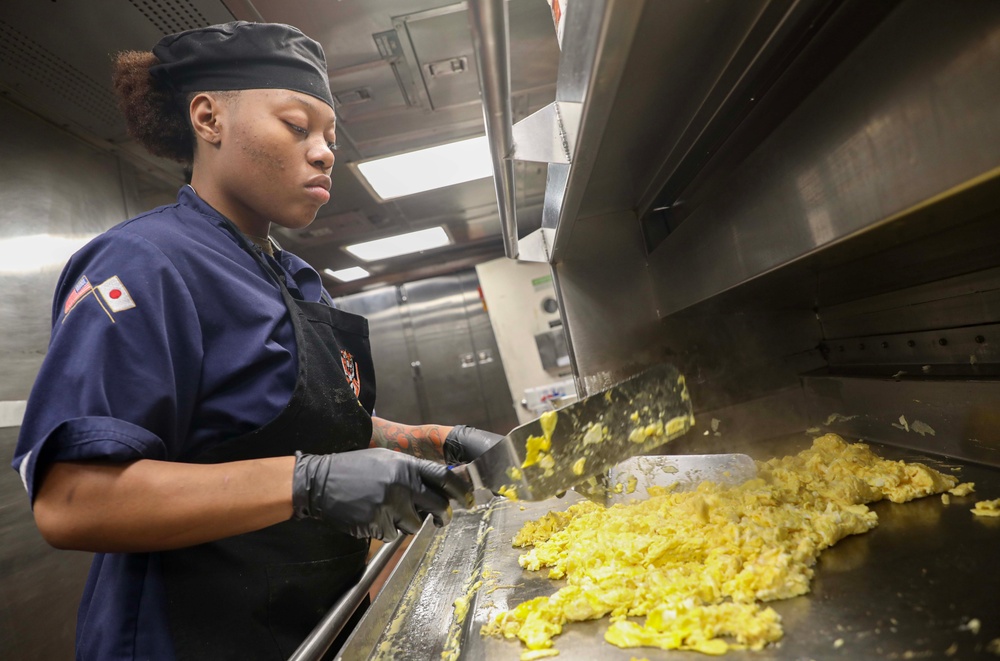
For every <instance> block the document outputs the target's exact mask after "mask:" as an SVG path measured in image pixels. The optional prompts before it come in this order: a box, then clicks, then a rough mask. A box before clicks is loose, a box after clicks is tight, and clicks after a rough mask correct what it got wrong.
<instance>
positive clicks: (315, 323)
mask: <svg viewBox="0 0 1000 661" xmlns="http://www.w3.org/2000/svg"><path fill="white" fill-rule="evenodd" d="M230 231H231V232H234V233H235V229H234V228H230ZM236 236H237V239H238V240H239V241H240V243H241V245H244V248H245V249H246V250H247V251H248V252H250V253H251V255H253V257H254V258H255V259H256V260H257V262H258V264H259V265H261V267H262V268H263V269H264V270H265V271H266V272H267V273H268V275H269V276H270V277H271V278H272V279H274V280H275V281H276V282H277V284H278V286H279V287H280V288H281V295H282V297H283V298H284V301H285V305H286V306H287V308H288V311H289V314H290V315H291V319H292V327H293V328H294V330H295V343H296V346H297V348H298V376H297V380H296V383H295V390H294V391H293V393H292V397H291V399H290V400H289V403H288V405H287V406H286V407H285V409H284V410H283V411H282V412H281V414H279V415H278V417H277V418H275V419H274V420H272V421H271V422H269V423H267V424H266V425H264V426H263V427H261V428H259V429H256V430H254V431H252V432H250V433H248V434H244V435H243V436H239V437H237V438H233V439H229V440H226V441H224V442H221V443H219V444H217V445H214V446H212V447H211V448H210V449H208V450H206V451H204V452H202V453H200V454H198V455H197V456H194V457H184V458H182V459H181V460H182V461H187V462H191V463H221V462H227V461H239V460H243V459H259V458H263V457H278V456H288V455H292V454H294V453H295V452H296V451H301V452H303V453H307V454H329V453H333V452H347V451H349V450H359V449H363V448H367V447H368V446H369V443H370V441H371V435H372V421H371V413H372V410H373V407H374V405H375V371H374V367H373V365H372V358H371V350H370V347H369V344H368V322H367V321H366V320H365V318H364V317H361V316H358V315H355V314H351V313H348V312H344V311H341V310H336V309H334V308H332V307H329V306H327V305H325V304H322V303H309V302H303V301H299V300H296V299H294V298H293V297H292V296H291V294H289V292H288V288H287V287H286V286H285V283H284V278H283V274H281V275H279V274H276V273H275V272H274V271H273V270H272V269H271V268H270V266H269V265H268V264H267V263H266V261H265V260H264V258H263V257H262V256H261V255H259V254H257V253H256V252H255V251H253V250H251V249H250V248H249V247H248V246H247V245H246V244H245V242H244V240H243V238H242V237H241V236H239V235H236ZM367 552H368V540H367V539H356V538H354V537H351V536H349V535H347V534H344V533H340V532H336V531H335V530H333V529H332V528H330V527H329V526H327V525H326V524H324V523H322V522H320V521H315V520H306V521H286V522H284V523H279V524H277V525H274V526H271V527H269V528H265V529H263V530H259V531H256V532H252V533H247V534H244V535H237V536H235V537H229V538H227V539H222V540H219V541H216V542H210V543H208V544H201V545H199V546H195V547H191V548H185V549H179V550H176V551H167V552H162V553H159V554H158V555H159V556H160V566H161V571H162V576H163V581H164V585H165V587H166V596H167V614H168V618H169V626H170V633H171V637H172V639H173V643H174V649H175V652H176V655H177V659H178V661H187V660H189V659H190V660H198V661H201V660H203V659H212V660H216V659H219V660H221V659H240V660H241V661H253V660H255V659H275V660H278V659H280V660H284V659H287V658H288V657H289V656H290V655H291V654H292V653H293V652H294V651H295V649H296V648H297V647H298V646H299V644H300V643H301V642H302V641H303V639H305V637H306V636H307V635H308V634H309V632H310V631H312V629H313V628H314V627H315V626H316V624H317V623H318V622H319V621H320V620H321V619H322V617H323V615H325V614H326V612H327V611H328V610H329V609H330V608H331V607H332V606H333V605H334V603H335V602H336V601H337V599H338V598H339V597H340V596H341V594H343V593H344V592H345V591H346V590H347V589H348V588H350V587H351V586H352V585H354V584H355V583H356V582H357V580H358V579H359V578H360V576H361V573H362V572H363V570H364V566H365V559H366V556H367ZM359 616H360V613H358V614H357V616H356V617H359ZM352 626H353V625H352V624H349V625H348V627H346V628H345V633H344V635H343V636H341V639H340V640H338V641H337V642H336V643H334V645H333V647H331V650H330V653H329V655H330V656H331V657H332V655H333V653H334V652H336V651H337V649H339V647H340V646H341V645H342V644H343V641H344V639H345V638H346V635H347V633H349V632H350V630H351V628H352Z"/></svg>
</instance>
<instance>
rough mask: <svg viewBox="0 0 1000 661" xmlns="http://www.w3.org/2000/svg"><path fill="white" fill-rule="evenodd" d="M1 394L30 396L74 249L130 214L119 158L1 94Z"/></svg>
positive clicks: (130, 200) (131, 197)
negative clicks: (59, 281)
mask: <svg viewBox="0 0 1000 661" xmlns="http://www.w3.org/2000/svg"><path fill="white" fill-rule="evenodd" d="M0 127H2V128H0V196H2V198H3V205H0V246H2V249H0V253H2V257H0V282H2V283H3V289H4V292H5V295H4V296H3V299H2V302H0V323H2V327H3V331H2V332H0V362H2V364H3V365H4V370H3V377H2V378H0V401H4V400H21V399H25V398H26V397H27V395H28V391H29V390H30V388H31V384H32V382H33V381H34V379H35V374H36V373H37V371H38V367H39V365H40V364H41V360H42V357H43V356H44V354H45V351H46V348H47V346H48V337H49V327H50V324H51V318H52V294H53V292H54V289H55V284H56V280H57V278H58V276H59V273H60V272H61V271H62V267H63V266H64V265H65V262H66V260H67V259H68V258H69V256H70V255H71V254H72V253H73V252H74V251H75V250H76V249H78V248H79V247H81V246H82V245H83V244H84V243H85V242H86V241H87V240H89V239H90V238H92V237H93V236H96V235H97V234H99V233H100V232H102V231H104V230H106V229H108V228H109V227H111V226H112V225H115V224H116V223H119V222H121V221H123V220H125V219H126V218H127V206H128V205H129V204H130V205H131V206H132V207H133V208H135V207H136V206H137V202H136V200H135V199H134V197H135V196H134V193H131V194H129V195H126V194H125V192H124V191H123V188H122V176H121V172H120V167H128V166H122V165H121V164H120V162H119V161H118V159H116V158H115V157H113V156H109V155H108V154H105V153H102V152H99V151H98V150H96V149H94V148H92V147H90V146H88V145H86V144H84V143H82V142H80V141H79V140H77V139H76V138H74V137H72V136H70V135H69V134H67V133H65V132H63V131H61V130H59V129H57V128H55V127H53V126H52V125H50V124H47V123H45V122H43V121H41V120H40V119H38V118H37V117H36V116H34V115H32V114H30V113H28V112H26V111H24V110H22V109H21V108H18V107H16V106H14V105H11V104H10V103H8V102H6V101H2V100H0Z"/></svg>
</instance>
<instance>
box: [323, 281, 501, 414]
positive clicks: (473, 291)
mask: <svg viewBox="0 0 1000 661" xmlns="http://www.w3.org/2000/svg"><path fill="white" fill-rule="evenodd" d="M337 305H338V306H340V307H341V308H342V309H345V310H348V311H350V312H355V313H357V314H361V315H364V316H365V317H367V318H368V322H369V327H370V329H371V343H372V353H373V355H374V359H375V379H376V382H377V385H378V397H377V401H376V404H375V410H376V412H377V414H378V415H379V416H381V417H385V418H388V419H390V420H396V421H398V422H403V423H408V424H418V423H442V424H466V425H472V426H474V427H479V428H481V429H490V430H493V431H496V432H498V433H507V432H508V431H510V429H511V428H513V427H515V426H516V425H517V417H516V415H515V413H514V408H513V403H512V400H511V397H510V389H509V388H508V387H507V379H506V376H505V375H504V371H503V363H502V362H501V361H500V354H499V351H498V349H497V345H496V339H495V338H494V336H493V329H492V326H491V325H490V321H489V316H488V314H487V311H486V309H485V307H484V305H483V302H482V298H481V297H480V295H479V280H478V278H477V277H476V274H475V272H474V271H466V272H462V273H460V274H458V275H451V276H443V277H438V278H430V279H427V280H421V281H417V282H411V283H407V284H405V285H400V286H399V287H384V288H381V289H376V290H373V291H369V292H362V293H360V294H354V295H351V296H345V297H343V298H340V299H338V300H337Z"/></svg>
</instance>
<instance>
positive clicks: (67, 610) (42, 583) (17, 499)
mask: <svg viewBox="0 0 1000 661" xmlns="http://www.w3.org/2000/svg"><path fill="white" fill-rule="evenodd" d="M18 431H19V429H18V428H17V427H8V428H6V429H0V459H2V465H0V539H2V540H3V544H2V545H0V656H3V658H5V659H17V660H18V661H51V660H52V659H72V658H73V642H74V640H75V638H76V610H77V607H78V606H79V603H80V595H81V594H82V593H83V584H84V582H85V581H86V577H87V569H88V568H89V567H90V560H91V557H92V556H91V554H89V553H79V552H70V551H55V550H53V549H52V547H50V546H49V545H48V544H46V543H45V540H43V539H42V536H41V535H40V534H39V533H38V529H37V528H36V527H35V521H34V519H33V518H32V516H31V510H30V509H29V507H28V498H27V496H26V495H25V493H24V487H23V486H21V480H20V479H19V478H18V476H17V473H15V472H14V471H12V470H10V467H9V464H10V460H11V457H12V456H13V455H14V446H15V444H16V443H17V433H18Z"/></svg>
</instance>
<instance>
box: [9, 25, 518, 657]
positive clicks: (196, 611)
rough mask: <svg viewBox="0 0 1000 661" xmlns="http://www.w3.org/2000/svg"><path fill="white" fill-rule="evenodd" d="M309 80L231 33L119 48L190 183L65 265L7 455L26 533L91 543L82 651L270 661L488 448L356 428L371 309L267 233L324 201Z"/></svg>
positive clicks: (316, 72) (119, 77)
mask: <svg viewBox="0 0 1000 661" xmlns="http://www.w3.org/2000/svg"><path fill="white" fill-rule="evenodd" d="M326 71H327V69H326V60H325V56H324V54H323V51H322V49H321V47H320V46H319V44H318V43H316V42H315V41H313V40H311V39H309V38H307V37H306V36H304V35H303V34H302V33H301V32H300V31H298V30H297V29H295V28H292V27H289V26H285V25H275V24H254V23H245V22H236V23H228V24H225V25H216V26H210V27H207V28H203V29H197V30H191V31H188V32H183V33H180V34H175V35H170V36H167V37H164V38H163V39H162V40H161V41H160V42H159V43H158V44H157V45H156V47H155V48H154V49H153V51H152V53H149V52H145V53H143V52H129V53H122V54H120V55H119V56H118V58H117V60H116V63H115V74H114V84H115V89H116V91H117V93H118V96H119V100H120V103H121V107H122V109H123V112H124V114H125V119H126V123H127V126H128V128H129V132H130V134H131V135H133V136H134V137H135V138H136V139H137V140H139V141H140V142H141V143H142V144H143V145H144V146H145V147H146V148H147V149H149V151H151V152H152V153H153V154H156V155H159V156H165V157H169V158H173V159H176V160H179V161H183V162H187V163H189V164H190V165H191V172H192V175H191V185H190V186H185V187H183V188H182V189H181V191H180V193H179V195H178V199H177V203H176V204H174V205H171V206H165V207H160V208H157V209H154V210H153V211H150V212H148V213H145V214H142V215H140V216H138V217H136V218H133V219H131V220H129V221H126V222H124V223H122V224H120V225H118V226H117V227H115V228H113V229H111V230H109V231H108V232H106V233H104V234H103V235H101V236H98V237H97V238H96V239H94V240H93V241H92V242H90V243H89V244H88V245H87V246H85V247H84V248H83V249H82V250H81V251H80V252H79V253H77V254H76V255H75V256H74V257H73V258H72V259H71V260H70V262H69V264H68V265H67V266H66V268H65V270H64V271H63V274H62V276H61V279H60V282H59V285H58V288H57V291H56V296H55V302H54V307H53V330H52V337H51V342H50V346H49V351H48V354H47V356H46V358H45V361H44V364H43V366H42V368H41V371H40V372H39V375H38V379H37V381H36V383H35V386H34V389H33V390H32V393H31V397H30V399H29V403H28V410H27V412H26V415H25V420H24V424H23V427H22V429H21V435H20V439H19V442H18V447H17V450H16V452H15V457H14V462H13V463H14V467H15V468H16V469H17V470H19V471H20V474H21V477H22V479H23V481H24V483H25V487H26V489H27V490H28V493H29V497H30V499H31V502H32V506H33V511H34V515H35V520H36V523H37V525H38V528H39V530H40V531H41V533H42V535H43V536H44V537H45V539H46V540H47V541H48V542H49V543H50V544H52V545H53V546H56V547H58V548H64V549H78V550H85V551H94V552H96V556H95V558H94V562H93V566H92V568H91V572H90V575H89V577H88V581H87V584H86V587H85V590H84V595H83V600H82V603H81V605H80V611H79V620H78V626H77V643H76V644H77V658H78V659H94V660H100V661H108V660H112V659H155V660H171V659H228V658H239V659H284V658H287V657H288V656H289V654H291V653H292V651H294V649H295V648H296V647H297V646H298V644H299V643H300V642H301V641H302V639H303V638H305V636H306V635H307V634H308V633H309V631H310V630H311V629H312V628H313V627H314V626H315V624H316V623H317V622H318V621H319V620H320V619H321V617H322V616H323V614H324V613H325V612H326V611H327V610H328V609H329V608H330V607H331V606H332V604H333V603H334V602H335V601H336V599H337V597H338V596H339V595H340V594H341V593H342V592H343V591H344V590H346V589H347V588H348V587H350V585H352V584H353V583H354V582H355V581H356V580H357V578H358V577H359V575H360V573H361V570H362V568H363V566H364V562H365V557H366V552H367V549H368V539H369V538H371V537H374V538H378V539H391V538H393V537H395V535H396V534H397V529H398V530H402V531H404V532H408V533H412V532H415V531H416V530H417V528H418V527H419V526H420V524H421V522H422V520H423V518H424V517H425V516H426V515H427V514H430V515H431V516H432V517H433V519H434V521H435V523H436V524H438V525H443V524H444V523H445V522H446V521H447V519H448V516H449V509H448V498H455V499H458V500H460V501H461V500H463V499H465V498H466V496H467V487H466V486H465V485H464V484H463V483H462V482H461V481H460V480H459V479H457V478H456V477H455V476H454V475H453V474H452V473H451V472H450V471H449V470H448V469H447V466H446V465H445V463H444V462H450V463H458V462H462V461H469V460H471V459H473V458H475V457H476V456H478V455H479V454H481V453H482V452H483V451H485V450H486V449H487V448H488V447H490V445H492V444H493V443H494V442H495V441H496V439H497V438H498V437H497V436H496V435H494V434H490V433H489V432H483V431H480V430H476V429H472V428H470V427H465V426H458V427H447V426H437V425H425V426H419V427H410V426H405V425H399V424H395V423H391V422H387V421H384V420H380V419H379V418H372V417H371V414H372V412H373V407H374V403H375V379H374V372H373V367H372V359H371V354H370V351H369V347H368V337H367V335H368V328H367V322H366V321H365V320H364V319H363V318H361V317H358V316H355V315H352V314H348V313H345V312H343V311H339V310H336V309H335V308H333V307H332V304H331V301H330V298H329V295H328V294H327V293H326V292H325V291H324V289H323V286H322V282H321V280H320V277H319V275H318V274H317V273H316V271H315V270H313V269H312V268H311V267H309V266H308V265H307V264H306V263H305V262H303V261H302V260H301V259H299V258H298V257H296V256H295V255H292V254H290V253H288V252H285V251H282V250H281V249H280V248H279V247H278V246H277V244H276V243H275V242H274V241H273V240H271V239H270V238H269V229H270V227H271V225H272V224H276V225H278V226H281V227H285V228H289V229H299V228H303V227H306V226H307V225H309V224H310V223H311V222H312V221H313V219H314V218H315V216H316V213H317V211H318V210H319V208H320V207H321V206H322V205H323V204H324V203H326V202H327V201H328V200H329V198H330V193H329V189H330V171H331V168H332V167H333V163H334V154H333V148H334V144H335V139H336V135H335V133H336V123H335V116H334V109H333V99H332V95H331V92H330V87H329V82H328V79H327V73H326Z"/></svg>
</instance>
